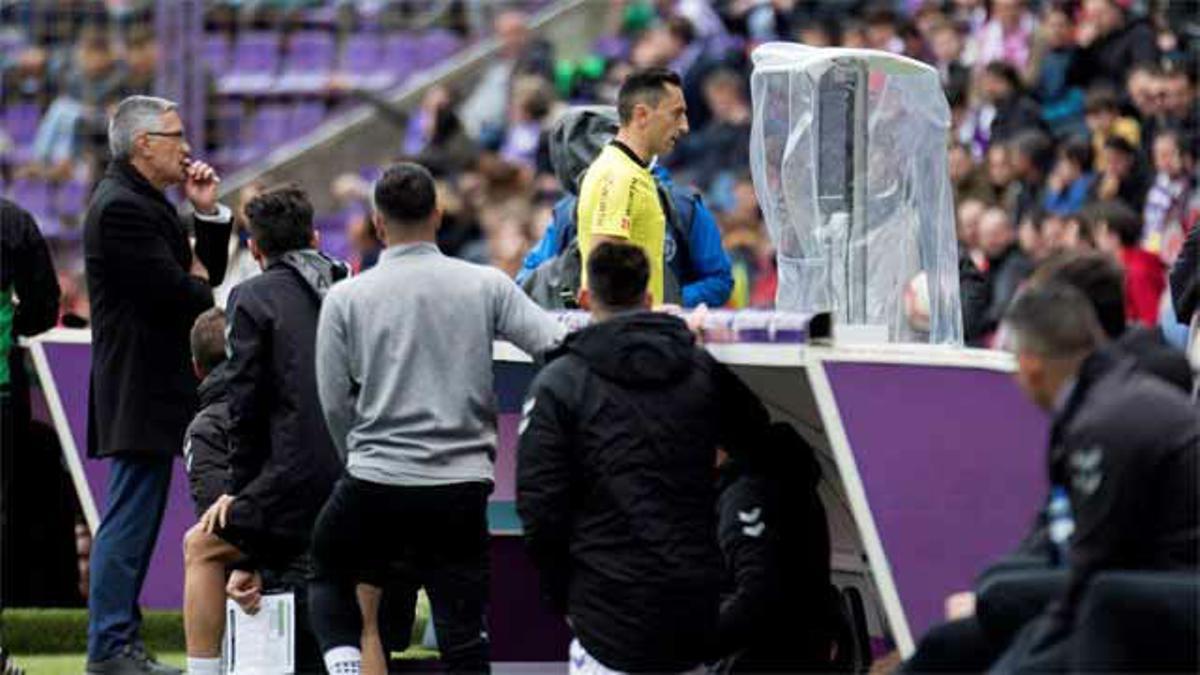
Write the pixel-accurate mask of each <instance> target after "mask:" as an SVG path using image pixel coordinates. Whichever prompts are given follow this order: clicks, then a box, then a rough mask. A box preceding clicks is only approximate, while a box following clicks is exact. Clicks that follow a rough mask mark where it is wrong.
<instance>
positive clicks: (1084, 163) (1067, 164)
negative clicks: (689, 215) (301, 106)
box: [3, 0, 1198, 343]
mask: <svg viewBox="0 0 1200 675" xmlns="http://www.w3.org/2000/svg"><path fill="white" fill-rule="evenodd" d="M276 4H278V6H276V5H275V4H272V5H270V6H269V7H266V9H263V8H259V9H258V11H257V12H256V13H252V14H247V10H245V9H243V10H241V11H242V14H235V13H231V12H230V11H229V10H225V13H224V14H221V13H220V12H219V11H218V10H219V9H220V7H217V8H216V9H214V10H212V12H211V13H210V14H211V15H210V23H212V22H215V21H217V20H218V19H217V18H214V17H225V19H223V20H226V21H233V20H244V21H247V22H250V23H248V24H247V25H253V26H260V25H262V22H264V21H268V22H269V21H275V22H278V25H279V26H281V27H282V28H280V30H291V29H290V28H288V26H291V25H293V24H295V20H294V19H289V18H288V17H289V16H291V15H289V14H288V13H287V10H291V11H300V9H299V8H301V7H307V6H308V5H309V4H311V3H308V4H306V3H291V4H289V3H276ZM361 4H364V3H357V4H353V3H352V4H351V5H349V8H350V9H351V10H353V9H355V8H357V7H358V5H361ZM365 5H370V3H365ZM1187 5H1188V3H1186V2H1151V3H1146V2H1131V1H1129V0H1087V1H1082V2H1077V1H1066V2H1060V1H1054V2H1051V1H1045V2H1027V1H1024V0H997V1H996V2H986V1H985V0H956V1H955V2H938V1H930V2H915V1H911V2H866V1H853V0H846V1H841V2H823V3H815V2H802V1H797V0H775V1H774V2H757V3H756V2H714V3H703V2H670V1H663V2H648V1H635V0H614V1H613V2H610V3H609V11H608V20H607V26H606V29H605V32H604V35H603V36H602V37H601V38H600V39H599V40H598V41H597V42H596V44H595V45H594V48H593V50H592V53H591V54H590V55H588V56H586V57H584V58H580V59H573V60H567V59H559V58H556V56H555V54H554V49H553V47H552V46H551V45H550V44H548V43H546V42H545V41H544V40H541V39H539V38H537V37H536V36H535V35H533V34H531V32H530V31H529V29H528V21H527V19H528V16H527V15H525V14H524V13H522V12H520V11H518V10H512V11H503V12H499V13H498V14H497V15H496V16H495V19H494V33H495V35H496V36H497V37H498V39H499V40H500V43H501V45H502V46H501V50H500V55H499V58H498V59H496V60H495V62H494V63H493V64H492V65H491V66H490V67H489V68H488V69H487V70H486V71H485V73H484V74H483V76H482V77H481V78H480V80H479V81H478V82H477V83H476V84H475V85H474V86H472V87H471V88H470V89H469V90H468V89H459V88H457V87H455V86H437V87H434V88H432V89H430V90H429V91H428V93H427V94H426V95H425V97H424V99H423V100H422V101H421V103H420V104H419V106H418V107H417V108H416V109H415V110H412V111H404V110H392V109H390V108H389V107H388V106H387V105H386V104H385V103H384V102H383V101H382V100H381V99H379V98H378V95H377V93H375V92H374V91H373V90H371V89H367V88H363V87H362V82H361V81H359V80H355V79H354V78H352V77H343V76H340V75H339V74H338V73H333V74H331V75H330V76H329V79H328V81H327V82H326V83H325V85H324V86H325V88H326V90H327V93H329V94H330V95H332V96H335V97H337V98H336V100H354V99H355V98H359V99H365V100H368V101H372V102H374V103H375V104H376V106H377V107H378V108H379V109H380V111H381V112H382V113H383V114H384V115H385V116H386V118H387V119H390V120H393V121H394V122H395V126H396V133H397V140H396V141H395V142H394V147H395V155H396V158H398V159H415V160H418V161H420V162H421V163H423V164H425V165H426V166H429V167H430V168H431V170H432V171H433V172H434V175H435V178H437V180H438V189H439V194H440V195H441V197H442V199H443V202H444V203H445V204H446V211H447V219H446V225H445V226H444V227H443V231H442V232H441V234H440V235H439V244H440V245H441V246H442V248H443V250H445V251H446V252H447V253H449V254H450V255H454V256H458V257H462V258H464V259H467V260H472V261H475V262H481V263H487V264H491V265H493V266H496V267H499V268H500V269H503V270H505V271H506V272H507V273H508V274H510V275H514V276H515V275H518V274H519V273H520V271H521V269H522V262H523V260H525V258H526V256H527V254H528V252H529V251H530V250H531V249H533V248H534V247H535V246H536V244H537V243H538V242H539V241H540V240H542V239H543V235H544V234H545V231H546V229H547V227H548V225H549V224H550V223H552V222H553V221H554V213H553V206H554V204H555V203H556V202H557V200H558V199H559V198H560V197H561V195H562V194H563V190H564V187H565V186H564V185H563V184H562V181H561V180H559V179H557V178H556V177H555V173H554V171H553V167H552V166H551V162H550V135H551V134H550V132H551V130H552V129H553V127H554V124H555V123H556V122H557V121H558V120H559V119H560V117H561V115H562V114H563V111H564V110H566V109H568V108H569V107H570V106H575V105H578V104H585V103H599V104H608V105H611V104H612V103H613V102H614V100H615V96H616V90H617V87H618V85H619V83H620V82H621V81H622V79H623V77H624V76H625V74H627V73H628V72H629V71H630V69H632V68H645V67H653V66H667V67H671V68H672V69H674V70H675V71H677V72H678V73H680V75H681V76H682V77H683V81H684V95H685V99H686V101H687V105H688V111H689V112H688V116H689V122H690V125H691V133H690V134H689V135H688V136H686V137H685V138H684V139H682V141H681V142H680V143H679V144H678V146H677V147H676V148H675V149H674V151H673V152H671V153H670V154H668V155H667V156H664V157H661V158H659V163H660V164H661V165H662V169H663V170H665V171H666V172H669V173H670V178H671V180H672V181H673V182H674V184H675V185H678V186H683V187H686V188H689V189H694V190H696V191H697V193H698V194H699V195H700V196H701V197H702V199H703V204H704V208H703V209H702V210H701V215H700V217H702V218H705V217H707V216H708V215H711V216H713V217H714V219H715V223H716V224H717V225H718V227H719V230H720V237H721V244H722V248H723V249H724V250H725V251H726V252H727V253H728V255H729V256H730V259H731V263H732V267H731V270H730V275H731V279H732V289H731V292H729V293H728V294H725V293H719V294H717V295H716V296H715V297H707V298H705V302H706V304H708V305H710V306H716V305H724V304H728V306H730V307H733V308H740V307H770V306H771V305H772V303H773V302H774V289H775V284H776V277H775V272H774V261H773V250H772V246H771V242H770V240H769V238H768V237H767V234H766V230H765V228H764V226H763V222H762V217H761V214H760V212H759V209H758V206H757V197H756V195H755V192H754V189H753V184H752V182H751V180H750V176H749V171H748V154H749V133H748V132H749V128H750V123H751V120H750V113H751V110H750V100H749V84H748V77H749V73H750V70H751V65H750V62H749V53H750V52H751V51H752V49H753V48H754V47H755V46H756V45H757V44H760V43H762V42H764V41H769V40H780V39H781V40H797V41H799V42H802V43H805V44H809V45H814V46H826V45H834V46H846V47H866V48H872V49H883V50H888V51H891V52H896V53H902V54H905V55H907V56H910V57H912V58H915V59H918V60H921V61H924V62H927V63H929V64H931V65H933V66H935V67H936V68H937V69H938V71H939V73H940V74H941V77H942V81H943V84H944V87H945V91H946V96H947V99H948V100H949V102H950V105H951V109H952V112H953V128H952V129H951V134H950V138H949V139H948V144H949V152H950V173H951V178H952V180H953V183H954V186H955V203H956V208H957V210H958V216H959V218H958V220H959V222H958V228H959V229H958V234H959V239H960V243H961V245H962V247H963V251H964V254H965V255H966V256H968V257H969V258H970V259H971V261H972V262H973V264H974V265H975V267H977V268H978V269H979V271H980V272H982V273H983V276H984V278H985V279H986V280H987V283H988V289H987V292H988V298H987V302H986V303H985V304H986V305H987V308H986V309H985V310H981V311H980V312H979V313H978V315H977V316H968V317H966V318H967V325H968V338H969V339H970V340H971V341H972V342H976V343H981V342H983V341H984V340H986V338H987V336H988V335H990V333H991V332H992V331H994V328H995V326H996V322H997V320H998V317H999V316H1000V313H1001V312H1002V311H1003V308H1004V306H1005V304H1006V302H1007V300H1008V299H1009V298H1011V296H1012V291H1013V289H1014V288H1015V287H1016V285H1017V284H1019V283H1020V281H1021V280H1022V279H1023V277H1024V276H1025V275H1027V274H1028V272H1029V271H1030V270H1031V269H1032V266H1033V265H1034V264H1036V263H1037V262H1038V261H1040V260H1042V259H1043V258H1045V257H1046V255H1047V254H1048V253H1050V252H1051V251H1054V250H1058V249H1063V248H1072V249H1078V248H1098V249H1100V250H1104V251H1107V252H1109V253H1111V254H1112V255H1114V256H1117V257H1119V258H1120V259H1121V261H1122V264H1123V265H1125V266H1126V267H1127V268H1128V269H1129V270H1130V274H1129V281H1128V292H1129V295H1130V301H1131V302H1130V308H1129V312H1130V315H1131V318H1135V319H1136V320H1137V321H1138V322H1141V323H1146V324H1153V323H1156V321H1157V317H1158V314H1159V309H1160V300H1161V299H1162V296H1163V291H1164V289H1165V275H1166V273H1167V270H1168V269H1169V267H1170V266H1171V264H1172V263H1173V262H1174V260H1175V259H1176V257H1177V256H1178V255H1179V251H1180V248H1181V246H1182V242H1183V241H1184V236H1185V234H1186V232H1187V231H1188V230H1189V229H1190V227H1191V225H1192V223H1193V222H1194V221H1195V220H1196V217H1197V212H1198V207H1197V203H1196V189H1195V186H1196V162H1195V161H1194V160H1195V157H1196V154H1197V143H1198V141H1197V140H1196V139H1197V136H1198V133H1197V128H1198V127H1197V124H1198V122H1197V119H1198V118H1197V88H1196V53H1197V51H1196V45H1195V44H1194V42H1195V41H1194V34H1193V33H1194V31H1193V29H1192V28H1191V23H1190V22H1191V21H1193V18H1192V17H1189V16H1188V14H1187V11H1186V6H1187ZM343 9H345V8H343ZM368 10H369V8H360V11H363V12H365V11H368ZM376 11H378V9H377V8H376ZM229 17H233V18H232V19H231V18H229ZM76 20H77V21H78V19H76ZM289 21H290V22H291V23H289ZM133 25H134V26H136V25H137V24H136V23H134V24H133ZM221 25H226V24H221ZM350 25H355V24H350ZM358 25H361V23H360V24H358ZM43 33H46V31H43ZM46 34H49V33H46ZM67 34H70V33H67ZM75 35H76V36H77V37H76V38H75V43H74V46H73V47H71V48H67V47H68V45H66V44H59V45H54V44H49V45H38V44H35V45H34V46H33V47H30V48H28V49H26V50H24V51H21V52H18V53H17V54H16V55H15V56H14V57H13V58H11V59H10V60H9V62H8V63H6V64H5V65H4V82H5V85H4V87H3V92H4V94H3V95H4V100H5V102H6V104H11V103H15V102H17V101H28V100H36V101H39V102H40V103H41V104H43V105H45V106H48V107H47V108H46V113H45V115H44V116H43V117H42V119H41V120H40V122H39V124H38V132H37V140H38V142H37V143H35V144H34V145H33V148H32V151H31V152H32V156H18V155H12V154H9V155H8V156H7V159H6V162H7V165H8V170H9V171H10V174H9V175H11V176H13V177H17V176H27V175H49V176H52V177H68V176H83V177H86V179H87V180H89V181H91V180H94V179H95V178H96V177H98V175H99V169H100V167H101V166H102V165H103V161H104V155H105V152H104V143H103V133H102V129H101V131H100V133H98V134H97V133H96V132H94V131H92V132H89V131H87V130H88V129H94V127H95V125H94V124H92V125H90V126H89V125H88V124H87V120H93V121H94V120H96V119H99V120H102V119H103V114H104V112H105V111H107V110H108V109H109V107H110V106H111V104H112V103H113V102H114V101H115V100H119V98H120V97H121V96H123V95H125V94H128V93H139V92H142V93H144V90H145V87H146V86H148V83H149V82H150V81H151V80H152V79H153V78H152V77H151V76H149V75H148V73H152V72H153V69H154V64H155V60H156V54H157V50H158V48H157V46H156V45H155V43H154V41H153V38H152V36H151V35H150V34H149V33H148V32H147V31H146V30H144V29H138V28H134V29H132V30H126V31H123V36H124V37H123V39H122V44H123V45H124V46H123V47H121V48H120V50H119V51H120V52H121V53H122V54H123V56H122V57H120V58H118V55H117V52H118V50H117V48H116V47H114V46H112V45H113V43H112V42H111V41H110V37H111V36H110V34H108V33H106V32H104V31H102V30H101V29H99V28H96V27H95V24H90V23H84V25H83V27H82V28H80V29H79V30H78V31H76V32H75ZM59 39H60V40H61V39H62V37H61V35H60V37H59ZM30 97H33V98H32V99H31V98H30ZM73 120H77V122H74V127H73V126H72V124H73ZM72 129H74V130H75V131H74V132H73V133H72ZM217 136H219V134H218V135H217ZM87 139H91V140H90V141H89V140H87ZM97 141H99V142H97ZM214 142H215V141H214ZM214 147H215V146H214ZM26 154H28V153H26ZM218 155H220V153H218ZM66 157H71V158H73V159H74V160H75V161H76V162H78V161H80V160H88V161H91V163H92V164H93V165H94V166H93V168H92V170H90V171H88V170H87V169H86V165H85V164H78V163H72V161H68V160H65V158H66ZM91 158H94V161H92V159H91ZM219 158H220V157H218V159H219ZM215 164H216V166H217V167H218V168H222V166H221V162H219V161H218V162H215ZM225 168H228V167H225ZM378 173H379V169H378V168H373V167H364V168H363V170H362V171H361V172H359V173H357V174H347V175H343V176H338V177H335V178H334V179H333V180H332V181H331V185H330V190H331V191H332V192H333V193H334V195H335V196H336V197H337V199H338V201H339V203H341V204H343V206H344V208H341V209H339V210H337V211H336V212H334V213H328V214H319V224H320V225H321V226H322V229H323V230H326V231H327V232H333V233H334V236H328V237H327V238H326V239H327V244H326V248H327V249H328V250H330V251H331V252H333V253H334V254H335V255H339V256H343V257H348V258H352V259H354V261H355V264H356V266H357V267H359V268H362V267H369V266H370V265H371V263H372V261H373V260H374V258H375V256H376V255H377V253H378V250H379V248H380V242H379V240H378V238H377V237H375V236H373V234H372V232H371V228H370V227H367V226H366V223H367V222H368V217H367V214H368V212H369V210H370V208H369V203H368V202H369V200H368V199H366V192H367V186H369V184H370V182H371V180H372V179H373V178H375V177H377V176H378ZM254 189H256V188H250V189H249V190H248V192H247V194H246V195H245V196H246V197H249V196H250V195H251V194H253V191H254ZM1122 207H1123V208H1122ZM1114 210H1115V212H1117V213H1120V214H1122V216H1126V217H1123V218H1117V219H1116V220H1117V221H1118V222H1117V223H1113V222H1109V221H1108V220H1106V219H1104V218H1102V217H1101V215H1102V214H1103V213H1107V212H1114ZM1129 216H1132V217H1134V218H1135V219H1136V223H1134V222H1131V221H1130V218H1129ZM341 228H345V234H344V236H343V234H342V232H341V231H340V230H341ZM1122 228H1123V229H1122ZM1134 230H1137V231H1136V232H1135V231H1134ZM242 232H243V233H244V227H243V228H242ZM241 238H242V240H243V243H242V245H241V249H240V253H239V254H238V256H237V258H238V259H239V260H240V261H241V262H242V263H247V262H248V261H249V257H248V254H247V253H246V249H245V244H244V240H245V237H244V234H243V236H242V237H241ZM67 248H68V249H69V247H67ZM61 255H62V256H63V257H68V258H69V257H70V253H69V252H68V251H64V252H63V253H62V254H61ZM79 267H81V265H80V264H79V263H78V261H74V262H67V263H66V264H61V263H60V269H64V270H75V271H76V273H75V274H68V273H64V275H63V276H64V278H63V279H61V283H62V286H63V287H64V288H65V289H66V291H67V297H66V301H67V302H66V305H68V306H70V307H71V308H72V311H73V312H74V313H76V314H79V315H85V316H86V312H87V303H86V289H85V288H83V284H81V283H79V282H80V278H79V276H78V268H79ZM239 269H240V270H242V272H240V273H239V272H238V270H239ZM252 272H253V269H252V266H251V265H249V264H242V265H240V266H239V265H238V264H236V261H235V264H234V270H233V280H234V281H236V280H239V279H240V278H241V275H242V274H250V273H252ZM227 292H228V288H225V289H222V291H221V292H220V297H221V299H222V300H223V299H224V297H225V296H226V295H227ZM714 300H715V301H714ZM1186 319H1187V317H1184V318H1183V321H1185V322H1186ZM74 320H75V319H74V317H72V321H74Z"/></svg>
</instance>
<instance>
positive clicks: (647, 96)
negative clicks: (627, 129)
mask: <svg viewBox="0 0 1200 675" xmlns="http://www.w3.org/2000/svg"><path fill="white" fill-rule="evenodd" d="M667 85H672V86H675V87H679V88H680V89H683V80H682V79H681V78H680V77H679V74H678V73H676V72H675V71H673V70H671V69H669V68H644V69H642V70H635V71H633V72H632V73H630V74H629V75H628V77H626V78H625V81H624V82H623V83H621V91H620V92H619V93H618V94H617V115H618V116H619V117H620V118H621V124H629V122H630V121H631V120H633V108H634V107H635V106H636V105H637V104H639V103H645V104H648V105H649V106H650V107H652V108H657V107H658V104H659V102H660V101H662V97H663V96H664V95H666V93H667Z"/></svg>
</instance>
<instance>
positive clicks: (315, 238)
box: [308, 229, 321, 248]
mask: <svg viewBox="0 0 1200 675" xmlns="http://www.w3.org/2000/svg"><path fill="white" fill-rule="evenodd" d="M308 245H309V246H310V247H312V248H321V231H320V230H317V229H313V233H312V237H310V238H309V240H308Z"/></svg>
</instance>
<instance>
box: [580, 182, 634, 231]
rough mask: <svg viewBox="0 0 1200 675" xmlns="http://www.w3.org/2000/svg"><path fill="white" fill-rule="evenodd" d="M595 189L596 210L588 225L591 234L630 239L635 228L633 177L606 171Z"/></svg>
mask: <svg viewBox="0 0 1200 675" xmlns="http://www.w3.org/2000/svg"><path fill="white" fill-rule="evenodd" d="M595 189H596V190H597V196H596V208H595V209H593V210H592V217H591V222H589V223H588V224H587V225H588V230H589V232H590V234H593V235H599V236H602V237H616V238H619V239H628V238H629V236H630V230H631V229H632V227H633V216H632V213H631V209H632V207H633V176H632V175H630V174H629V172H624V171H605V172H604V173H603V174H602V175H600V176H599V177H598V180H597V181H596V187H595Z"/></svg>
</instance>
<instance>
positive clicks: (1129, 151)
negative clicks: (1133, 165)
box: [1104, 134, 1137, 157]
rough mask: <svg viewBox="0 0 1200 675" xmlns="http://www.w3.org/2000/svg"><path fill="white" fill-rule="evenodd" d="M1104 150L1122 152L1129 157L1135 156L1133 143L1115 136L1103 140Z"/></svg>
mask: <svg viewBox="0 0 1200 675" xmlns="http://www.w3.org/2000/svg"><path fill="white" fill-rule="evenodd" d="M1104 148H1105V149H1106V150H1116V151H1118V152H1123V153H1125V154H1126V155H1129V156H1131V157H1132V156H1134V155H1136V154H1137V148H1135V147H1134V145H1133V143H1130V142H1129V141H1128V140H1126V139H1125V138H1123V137H1121V136H1117V135H1116V134H1114V135H1112V136H1109V137H1108V138H1106V139H1104Z"/></svg>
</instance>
